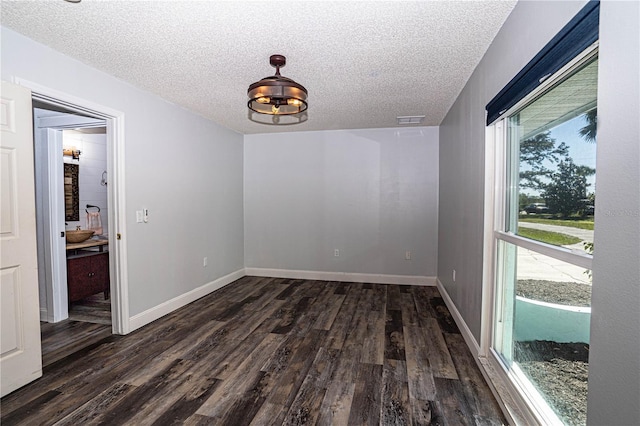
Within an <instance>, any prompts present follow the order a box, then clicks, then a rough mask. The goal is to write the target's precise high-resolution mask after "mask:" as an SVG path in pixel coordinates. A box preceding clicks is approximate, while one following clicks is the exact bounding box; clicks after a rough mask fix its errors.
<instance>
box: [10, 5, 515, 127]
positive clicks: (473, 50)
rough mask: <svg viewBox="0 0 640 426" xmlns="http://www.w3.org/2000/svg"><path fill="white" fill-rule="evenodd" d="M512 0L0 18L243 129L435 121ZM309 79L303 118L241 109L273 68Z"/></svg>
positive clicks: (15, 9)
mask: <svg viewBox="0 0 640 426" xmlns="http://www.w3.org/2000/svg"><path fill="white" fill-rule="evenodd" d="M514 5H515V0H511V1H475V2H474V1H418V2H414V1H411V2H410V1H389V2H381V1H335V2H330V1H269V0H263V1H259V2H254V1H251V2H249V1H215V2H214V1H133V0H127V1H96V0H83V1H82V2H81V3H77V4H73V3H69V2H66V1H62V0H48V1H4V0H3V1H2V14H1V22H2V25H4V26H7V27H9V28H12V29H14V30H15V31H17V32H20V33H22V34H24V35H26V36H27V37H29V38H32V39H34V40H37V41H39V42H41V43H44V44H46V45H48V46H51V47H52V48H54V49H56V50H59V51H61V52H64V53H65V54H67V55H69V56H72V57H75V58H77V59H78V60H80V61H82V62H84V63H86V64H89V65H91V66H93V67H95V68H98V69H101V70H103V71H105V72H107V73H109V74H111V75H114V76H116V77H118V78H120V79H122V80H125V81H128V82H130V83H132V84H134V85H135V86H138V87H140V88H142V89H145V90H148V91H150V92H153V93H155V94H157V95H158V96H161V97H162V98H164V99H167V100H169V101H171V102H173V103H176V104H178V105H181V106H183V107H185V108H187V109H189V110H191V111H194V112H195V113H197V114H200V115H202V116H204V117H206V118H209V119H211V120H213V121H215V122H217V123H219V124H222V125H224V126H227V127H229V128H231V129H234V130H236V131H238V132H240V133H245V134H249V133H265V132H282V131H301V130H327V129H362V128H378V127H394V126H396V116H405V115H425V116H426V118H425V120H424V122H423V123H422V125H428V126H430V125H439V124H440V122H441V121H442V119H443V118H444V116H445V114H446V112H447V111H448V109H449V108H450V107H451V105H452V104H453V102H454V100H455V98H456V97H457V96H458V94H459V93H460V91H461V90H462V88H463V86H464V84H465V83H466V81H467V79H468V78H469V76H470V75H471V73H472V71H473V69H474V68H475V66H476V65H477V64H478V62H479V61H480V59H481V58H482V56H483V55H484V53H485V51H486V50H487V48H488V46H489V45H490V43H491V41H492V40H493V38H494V37H495V35H496V33H497V32H498V30H499V28H500V26H501V25H502V23H503V22H504V20H505V19H506V18H507V16H508V14H509V13H510V12H511V10H512V8H513V6H514ZM275 53H278V54H282V55H285V56H286V57H287V65H286V66H285V67H284V68H283V69H282V70H281V72H282V75H284V76H286V77H289V78H292V79H294V80H295V81H297V82H298V83H300V84H302V85H304V86H305V87H306V88H307V90H308V91H309V110H308V113H309V114H308V116H309V118H308V120H307V121H306V122H305V123H302V124H297V125H293V126H269V125H264V124H257V123H254V122H252V121H250V120H249V119H248V114H247V106H246V104H247V87H248V86H249V84H251V83H253V82H255V81H257V80H260V79H261V78H263V77H266V76H270V75H273V74H274V69H273V68H272V67H271V66H270V65H269V56H270V55H272V54H275Z"/></svg>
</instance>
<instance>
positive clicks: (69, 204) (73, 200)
mask: <svg viewBox="0 0 640 426" xmlns="http://www.w3.org/2000/svg"><path fill="white" fill-rule="evenodd" d="M79 169H80V166H79V165H78V164H66V163H65V165H64V220H65V221H68V222H73V221H78V220H80V187H79V185H78V170H79Z"/></svg>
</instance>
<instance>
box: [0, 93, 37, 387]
mask: <svg viewBox="0 0 640 426" xmlns="http://www.w3.org/2000/svg"><path fill="white" fill-rule="evenodd" d="M0 98H1V102H0V103H1V108H2V111H1V114H0V128H1V130H2V137H1V142H0V152H1V155H0V157H1V163H0V177H1V178H2V179H1V182H2V184H1V185H2V186H1V192H0V305H1V306H0V307H1V308H2V309H1V313H0V320H1V321H2V322H1V325H0V328H1V334H0V374H1V377H0V388H1V389H0V394H1V396H4V395H6V394H8V393H10V392H12V391H14V390H16V389H18V388H19V387H21V386H24V385H25V384H27V383H29V382H31V381H32V380H35V379H37V378H38V377H40V376H42V357H41V347H40V322H39V318H40V313H39V311H40V308H39V298H38V270H37V258H36V257H37V254H36V221H35V220H36V213H35V187H34V178H33V176H34V174H33V136H32V131H33V130H32V119H31V108H32V107H31V91H30V90H28V89H25V88H23V87H20V86H16V85H14V84H10V83H6V82H4V81H3V82H2V92H1V96H0Z"/></svg>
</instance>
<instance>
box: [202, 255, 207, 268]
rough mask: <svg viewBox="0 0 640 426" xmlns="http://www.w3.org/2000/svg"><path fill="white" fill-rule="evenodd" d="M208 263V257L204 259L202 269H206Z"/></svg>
mask: <svg viewBox="0 0 640 426" xmlns="http://www.w3.org/2000/svg"><path fill="white" fill-rule="evenodd" d="M207 261H208V259H207V258H206V257H205V258H204V259H202V267H206V266H207Z"/></svg>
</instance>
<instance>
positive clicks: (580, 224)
mask: <svg viewBox="0 0 640 426" xmlns="http://www.w3.org/2000/svg"><path fill="white" fill-rule="evenodd" d="M518 221H520V222H531V223H544V224H547V225H558V226H570V227H571V228H579V229H590V230H591V231H593V219H592V220H588V219H586V220H561V219H542V218H539V217H526V216H520V218H519V219H518Z"/></svg>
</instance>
